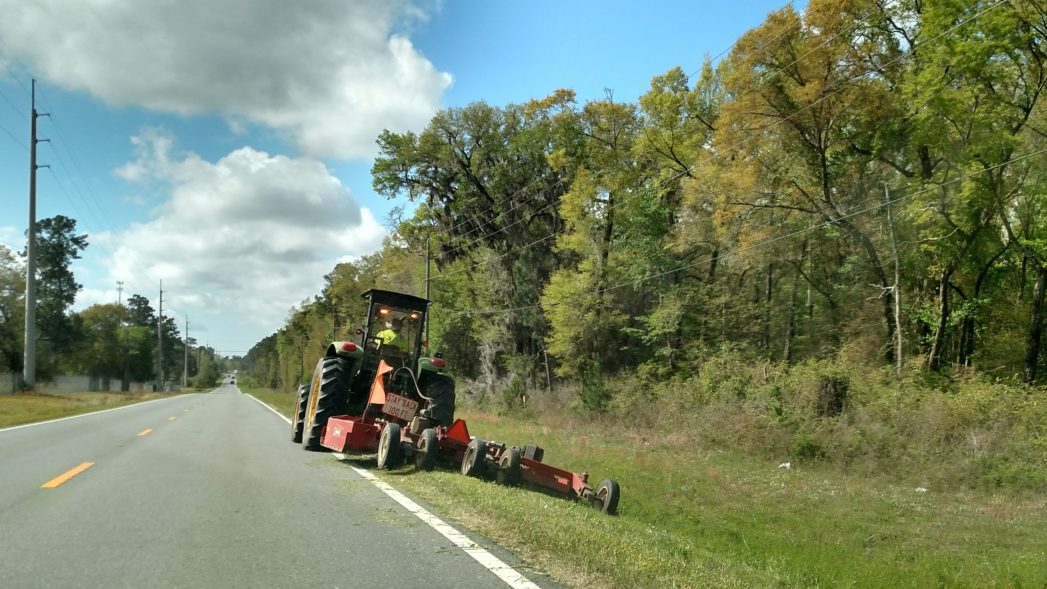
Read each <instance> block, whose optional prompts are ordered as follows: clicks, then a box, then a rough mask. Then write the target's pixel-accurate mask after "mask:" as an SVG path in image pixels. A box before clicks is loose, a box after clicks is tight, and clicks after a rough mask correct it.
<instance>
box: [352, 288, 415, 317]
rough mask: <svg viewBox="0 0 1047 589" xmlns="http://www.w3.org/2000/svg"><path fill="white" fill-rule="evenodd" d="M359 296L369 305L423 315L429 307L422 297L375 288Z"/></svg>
mask: <svg viewBox="0 0 1047 589" xmlns="http://www.w3.org/2000/svg"><path fill="white" fill-rule="evenodd" d="M361 296H362V297H363V298H365V299H367V300H369V301H370V302H371V304H375V305H389V306H391V307H399V308H401V309H408V310H411V311H420V312H423V313H424V312H425V311H426V310H427V309H428V307H429V301H427V300H426V299H423V298H422V297H416V296H413V295H409V294H403V293H400V292H393V291H391V290H378V289H377V288H372V289H371V290H368V291H367V292H365V293H364V294H363V295H361Z"/></svg>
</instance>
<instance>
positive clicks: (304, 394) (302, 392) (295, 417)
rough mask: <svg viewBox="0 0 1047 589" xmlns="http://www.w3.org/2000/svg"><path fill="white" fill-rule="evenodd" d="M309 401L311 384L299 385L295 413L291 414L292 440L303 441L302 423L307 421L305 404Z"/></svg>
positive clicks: (295, 441) (297, 442) (298, 442)
mask: <svg viewBox="0 0 1047 589" xmlns="http://www.w3.org/2000/svg"><path fill="white" fill-rule="evenodd" d="M308 403H309V385H307V384H300V385H298V396H297V399H296V400H295V403H294V413H292V414H291V441H292V442H294V443H296V444H300V443H302V425H303V423H302V422H304V421H305V406H306V405H307V404H308Z"/></svg>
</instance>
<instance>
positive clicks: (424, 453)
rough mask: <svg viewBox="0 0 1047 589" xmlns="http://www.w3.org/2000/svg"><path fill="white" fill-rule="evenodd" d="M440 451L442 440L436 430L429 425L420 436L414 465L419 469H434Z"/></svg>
mask: <svg viewBox="0 0 1047 589" xmlns="http://www.w3.org/2000/svg"><path fill="white" fill-rule="evenodd" d="M439 453H440V442H439V441H438V440H437V438H436V430H435V429H433V428H431V427H429V428H426V429H423V430H422V433H421V435H419V436H418V448H417V449H416V450H415V453H414V465H415V466H416V467H418V470H432V469H433V467H434V466H436V457H437V455H439Z"/></svg>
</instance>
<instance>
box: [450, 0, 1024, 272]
mask: <svg viewBox="0 0 1047 589" xmlns="http://www.w3.org/2000/svg"><path fill="white" fill-rule="evenodd" d="M1004 1H1006V0H1001V2H999V3H997V5H999V4H1001V3H1003V2H1004ZM994 6H995V5H994ZM977 16H978V15H975V16H974V17H972V18H976V17H977ZM960 24H963V23H960ZM860 26H861V23H859V24H856V25H855V26H853V27H851V28H849V29H847V30H845V31H840V32H838V33H836V34H835V35H833V36H831V37H829V38H828V39H826V40H825V41H822V42H821V43H820V44H819V45H817V46H816V47H814V48H813V49H810V50H808V51H807V52H806V53H804V54H803V55H800V56H799V57H797V58H795V59H793V60H792V61H791V62H789V63H788V64H785V65H783V66H780V67H777V68H774V69H772V70H768V71H766V72H764V76H765V77H769V76H770V75H771V74H772V73H774V72H783V71H784V70H785V69H787V68H790V67H792V66H793V65H795V64H797V63H799V62H800V61H801V60H802V59H804V58H805V57H807V56H809V55H811V54H812V53H814V52H815V51H818V50H819V49H821V48H823V47H825V46H827V45H828V44H829V43H832V42H833V41H835V40H836V39H838V38H839V37H840V36H841V35H843V34H844V33H847V32H851V33H853V32H854V31H856V30H858V28H859V27H860ZM957 26H959V25H957ZM792 28H793V27H791V26H790V27H786V28H785V29H783V30H782V31H780V32H779V33H778V34H777V35H775V37H774V38H773V39H772V40H771V41H769V42H768V43H765V44H764V45H763V46H761V48H760V49H759V51H757V52H755V53H753V54H752V56H750V59H752V57H753V56H755V55H758V54H759V53H762V52H763V51H765V50H766V48H767V47H769V46H770V44H771V43H772V42H773V41H774V40H776V39H778V38H779V37H781V36H782V35H783V34H784V33H785V32H788V30H791V29H792ZM946 32H948V31H946ZM943 34H944V33H943ZM939 36H940V35H939ZM736 44H737V41H736V42H735V44H733V45H732V47H734V45H736ZM890 63H891V62H888V63H886V64H884V65H885V66H886V65H890ZM858 77H861V76H860V75H856V76H852V77H851V78H848V79H847V80H844V81H843V83H844V84H846V83H848V82H851V81H853V80H855V79H857V78H858ZM750 92H754V90H751V91H750ZM840 92H842V89H841V90H835V91H832V92H830V93H829V94H827V95H825V96H823V97H822V98H820V99H819V100H817V101H815V102H813V103H811V104H808V105H807V106H805V107H803V108H801V109H799V110H797V111H796V112H794V113H792V114H791V115H789V116H788V117H785V118H784V119H781V120H778V121H776V122H775V123H774V124H772V125H771V126H770V127H768V128H773V127H775V126H777V125H781V124H783V123H785V122H788V121H789V120H791V119H792V118H793V117H795V116H796V115H798V114H800V113H802V112H804V111H806V110H808V109H810V108H813V107H814V106H816V105H818V104H820V103H821V102H823V101H824V100H827V99H828V98H830V97H832V96H834V95H836V94H839V93H840ZM751 139H752V136H750V137H747V138H745V139H743V140H742V141H739V142H738V143H736V144H734V145H731V146H729V147H728V148H727V149H725V150H723V152H724V153H730V152H731V151H733V150H735V149H737V148H739V147H741V146H743V145H745V144H746V143H748V142H749V141H750V140H751ZM713 157H723V156H720V155H719V154H714V156H713ZM697 166H698V162H695V163H694V164H691V165H690V166H687V167H686V168H684V169H683V170H681V171H679V172H677V173H675V174H673V175H671V176H670V177H668V178H666V179H665V180H663V181H661V182H659V183H658V185H657V186H656V187H655V191H658V190H661V189H664V188H666V187H668V186H669V184H670V183H671V182H673V181H675V180H677V179H679V178H681V177H683V176H684V175H689V174H690V173H691V172H692V171H693V170H694V169H695V168H696V167H697ZM532 184H533V183H532ZM644 192H647V191H643V190H639V191H636V192H635V193H633V194H632V195H631V196H627V197H625V198H624V199H621V200H618V201H616V202H615V203H614V204H613V205H611V206H610V207H609V209H613V208H615V207H617V206H619V205H621V204H625V203H627V202H631V201H632V200H633V199H634V198H637V196H639V195H640V194H643V193H644ZM556 204H558V203H550V204H549V205H546V206H545V207H543V208H542V209H540V210H539V211H537V213H541V212H542V211H544V210H546V209H548V208H550V207H552V206H554V205H556ZM537 213H536V214H537ZM520 222H522V219H521V220H517V221H516V222H514V223H511V224H510V225H508V226H505V227H503V228H501V229H500V230H498V231H495V232H493V233H491V234H488V235H486V236H484V237H481V238H478V239H475V240H473V241H471V242H469V243H468V244H465V245H461V246H458V247H456V248H454V249H451V250H448V251H446V252H443V253H445V254H446V253H450V252H453V251H456V250H459V249H462V248H465V247H468V246H470V245H472V244H475V243H477V242H479V241H482V240H483V239H485V238H487V237H490V236H491V235H495V234H497V233H499V232H501V231H504V230H505V229H508V228H509V227H511V226H512V225H516V224H519V223H520ZM563 231H564V229H560V230H557V231H554V232H553V233H552V234H550V235H549V236H546V237H544V238H541V239H538V240H535V241H533V242H531V243H529V244H526V245H524V246H522V247H519V248H514V251H519V250H520V249H526V248H528V247H531V246H533V245H536V244H538V243H542V242H544V241H547V240H548V239H549V238H550V237H552V236H554V235H557V234H559V233H562V232H563ZM510 253H513V252H506V253H503V254H500V255H498V256H494V257H490V258H487V259H486V260H484V261H481V262H478V263H476V264H473V265H472V266H467V267H465V268H459V269H456V270H452V271H449V272H441V273H440V274H437V275H435V276H433V277H432V280H436V279H439V278H441V277H444V276H450V275H453V274H458V273H460V272H464V271H467V270H470V269H472V268H476V267H477V266H480V265H483V264H486V263H489V262H492V261H494V260H498V259H501V258H504V257H506V256H508V255H509V254H510Z"/></svg>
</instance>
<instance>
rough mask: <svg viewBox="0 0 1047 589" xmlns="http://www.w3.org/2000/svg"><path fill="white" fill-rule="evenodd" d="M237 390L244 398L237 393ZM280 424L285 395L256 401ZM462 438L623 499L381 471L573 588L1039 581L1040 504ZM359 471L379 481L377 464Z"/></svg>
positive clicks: (642, 435)
mask: <svg viewBox="0 0 1047 589" xmlns="http://www.w3.org/2000/svg"><path fill="white" fill-rule="evenodd" d="M245 392H247V391H246V390H245ZM249 392H251V393H252V394H255V395H256V396H258V397H259V398H260V399H262V400H263V401H266V402H267V403H270V404H271V405H273V406H274V407H276V408H277V409H278V410H280V411H281V412H283V413H284V414H285V415H288V414H290V412H291V410H292V409H293V406H294V395H293V394H292V393H290V392H273V391H264V390H258V389H251V390H250V391H249ZM459 417H462V418H464V419H466V420H467V421H468V423H469V429H470V433H472V434H473V435H478V436H480V437H483V438H485V439H496V440H499V441H503V442H506V443H509V444H511V445H523V444H525V443H528V442H533V443H537V444H538V445H540V446H542V447H543V448H545V451H546V452H545V461H546V462H547V463H549V464H552V465H555V466H560V467H563V468H566V469H569V470H575V471H579V472H580V471H583V470H588V471H589V472H590V473H591V476H590V482H591V483H592V484H593V485H594V486H595V485H596V484H599V482H600V480H602V479H603V478H615V479H617V480H618V481H619V483H620V484H621V486H622V503H621V505H620V515H619V516H617V517H609V516H606V515H603V514H601V513H599V512H597V511H596V510H594V509H592V508H590V507H589V506H587V505H584V504H582V503H575V502H570V501H566V500H562V499H559V498H556V497H550V496H548V495H545V494H542V493H540V492H537V491H534V490H529V489H523V488H506V487H501V486H498V485H496V484H494V483H493V482H488V481H481V480H478V479H471V478H466V477H463V476H461V475H459V474H458V473H457V472H456V471H449V470H446V469H445V470H437V471H434V472H418V471H416V470H415V469H414V468H413V466H405V467H403V468H401V469H399V470H396V471H392V472H384V473H382V476H383V478H385V479H386V480H387V481H388V482H390V483H392V484H394V485H395V486H397V487H398V488H400V489H402V490H403V491H406V492H407V493H409V494H411V495H413V496H414V497H415V498H418V499H421V500H423V501H425V502H427V503H428V504H429V505H431V506H432V507H433V508H435V509H436V510H437V511H438V512H440V513H441V514H444V515H445V516H447V517H450V518H453V519H455V520H457V521H459V522H462V524H464V525H465V526H467V527H469V528H470V529H473V530H475V531H477V532H480V533H482V534H484V535H485V536H487V537H489V538H491V539H492V540H494V541H496V542H498V543H499V544H502V545H503V546H506V547H508V548H510V549H512V550H513V551H514V552H515V553H516V554H518V555H519V556H520V557H521V558H523V559H524V560H526V561H528V562H530V563H532V564H534V565H536V566H538V567H540V568H542V569H544V570H546V571H548V572H550V573H551V574H552V575H553V576H554V577H556V578H557V579H559V580H560V581H561V582H563V583H564V584H566V585H568V586H572V587H611V588H618V587H621V588H626V587H701V586H710V587H819V586H820V587H870V588H872V587H875V588H880V587H932V586H933V587H1031V588H1036V589H1040V588H1042V587H1044V586H1045V584H1047V565H1045V564H1044V563H1047V535H1045V534H1043V532H1042V530H1043V529H1044V528H1045V527H1047V498H1045V497H1042V496H1034V495H1021V494H1011V493H1007V494H1004V493H1001V494H991V493H986V492H962V491H950V490H948V489H927V490H917V489H916V488H911V487H903V486H899V485H896V484H893V483H891V482H890V481H889V480H888V479H886V478H884V479H876V478H869V477H858V476H850V475H848V474H846V473H841V472H840V471H839V470H834V469H830V468H818V467H816V466H807V465H795V464H794V465H792V466H793V468H791V469H784V468H777V466H778V465H777V464H772V463H767V462H764V461H759V460H754V459H752V458H750V457H747V456H742V455H739V454H734V453H730V452H724V451H716V450H709V449H702V448H697V447H694V446H693V445H692V444H691V443H690V441H689V440H688V436H686V433H685V432H681V433H671V432H663V433H658V432H650V431H645V432H638V431H630V430H628V429H626V428H622V427H619V426H618V425H616V424H613V423H604V422H600V421H592V420H586V419H582V417H581V416H572V415H570V414H564V415H562V416H560V417H559V418H550V417H545V418H543V420H544V421H545V423H537V422H535V421H534V420H525V419H516V418H506V417H498V416H493V415H490V414H486V413H483V412H479V411H469V410H461V411H459ZM362 466H365V467H368V468H373V466H374V464H373V460H372V461H366V460H365V461H363V463H362Z"/></svg>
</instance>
